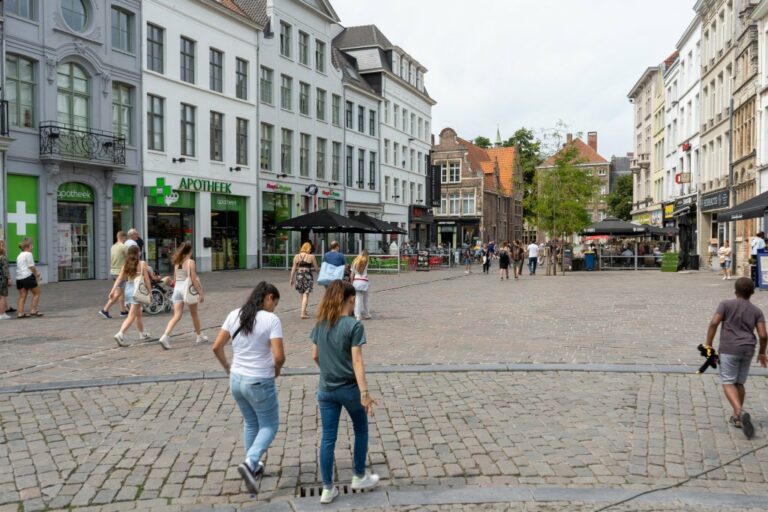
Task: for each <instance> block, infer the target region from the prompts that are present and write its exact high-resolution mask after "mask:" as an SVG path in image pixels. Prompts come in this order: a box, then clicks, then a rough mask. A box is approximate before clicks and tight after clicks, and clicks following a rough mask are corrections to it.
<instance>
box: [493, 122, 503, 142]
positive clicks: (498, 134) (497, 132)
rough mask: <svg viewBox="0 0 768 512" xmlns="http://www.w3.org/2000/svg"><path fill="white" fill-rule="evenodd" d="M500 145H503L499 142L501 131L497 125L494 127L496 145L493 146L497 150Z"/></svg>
mask: <svg viewBox="0 0 768 512" xmlns="http://www.w3.org/2000/svg"><path fill="white" fill-rule="evenodd" d="M502 145H503V143H502V142H501V131H500V130H499V125H498V124H497V125H496V144H495V146H496V147H497V148H500V147H501V146H502Z"/></svg>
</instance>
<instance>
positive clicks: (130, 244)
mask: <svg viewBox="0 0 768 512" xmlns="http://www.w3.org/2000/svg"><path fill="white" fill-rule="evenodd" d="M125 246H126V247H128V248H129V249H130V248H131V247H133V246H136V247H138V246H139V244H138V242H136V240H131V239H130V238H129V239H128V240H126V241H125Z"/></svg>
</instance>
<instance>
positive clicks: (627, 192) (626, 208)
mask: <svg viewBox="0 0 768 512" xmlns="http://www.w3.org/2000/svg"><path fill="white" fill-rule="evenodd" d="M605 202H606V203H607V204H608V213H609V214H610V215H611V216H612V217H616V218H618V219H621V220H631V219H632V216H631V215H630V212H631V211H632V175H631V174H625V175H623V176H619V179H618V180H616V187H615V189H614V190H613V191H612V192H611V193H610V194H608V196H606V198H605Z"/></svg>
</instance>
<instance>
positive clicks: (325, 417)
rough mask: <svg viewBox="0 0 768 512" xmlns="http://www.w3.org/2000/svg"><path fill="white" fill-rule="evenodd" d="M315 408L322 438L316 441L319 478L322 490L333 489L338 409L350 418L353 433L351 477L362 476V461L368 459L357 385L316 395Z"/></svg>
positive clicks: (363, 468) (363, 466)
mask: <svg viewBox="0 0 768 512" xmlns="http://www.w3.org/2000/svg"><path fill="white" fill-rule="evenodd" d="M317 404H318V406H319V407H320V419H321V420H322V422H323V437H322V440H321V441H320V474H321V475H322V477H323V486H324V487H326V488H330V487H331V486H332V485H333V452H334V450H335V448H336V435H337V434H338V432H339V417H340V416H341V408H342V406H343V407H344V408H345V409H346V410H347V413H348V414H349V417H350V418H352V426H353V429H354V431H355V456H354V459H355V475H356V476H360V477H361V476H364V475H365V459H366V457H367V456H368V415H367V414H366V412H365V408H364V407H363V404H361V403H360V388H358V387H357V384H350V385H347V386H342V387H340V388H337V389H335V390H333V391H323V390H318V391H317Z"/></svg>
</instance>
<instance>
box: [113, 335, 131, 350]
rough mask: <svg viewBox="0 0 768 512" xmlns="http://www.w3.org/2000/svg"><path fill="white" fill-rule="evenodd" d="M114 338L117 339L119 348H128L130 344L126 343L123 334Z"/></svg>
mask: <svg viewBox="0 0 768 512" xmlns="http://www.w3.org/2000/svg"><path fill="white" fill-rule="evenodd" d="M112 337H113V338H115V341H116V342H117V345H118V346H120V347H127V346H128V344H127V343H126V342H125V336H123V333H122V332H118V333H117V334H115V335H114V336H112Z"/></svg>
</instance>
